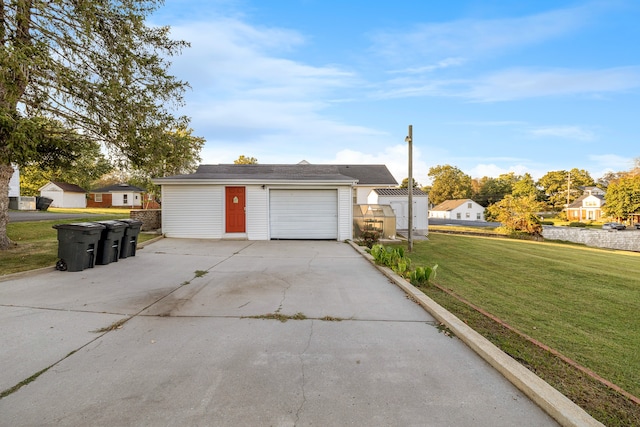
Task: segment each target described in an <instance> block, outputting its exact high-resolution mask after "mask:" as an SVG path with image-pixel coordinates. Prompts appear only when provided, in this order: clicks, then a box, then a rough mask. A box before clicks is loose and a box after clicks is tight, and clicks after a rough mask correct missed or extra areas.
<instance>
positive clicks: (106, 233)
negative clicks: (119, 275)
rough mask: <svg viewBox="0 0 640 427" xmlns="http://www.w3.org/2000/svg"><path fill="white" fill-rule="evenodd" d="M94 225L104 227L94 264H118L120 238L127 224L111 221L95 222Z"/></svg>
mask: <svg viewBox="0 0 640 427" xmlns="http://www.w3.org/2000/svg"><path fill="white" fill-rule="evenodd" d="M96 224H101V225H103V226H104V227H105V228H104V230H102V235H101V236H100V243H99V244H98V255H97V257H96V264H98V265H107V264H110V263H112V262H118V258H120V247H121V246H122V236H123V235H124V230H125V229H126V228H127V224H125V223H124V222H120V221H112V220H107V221H97V222H96Z"/></svg>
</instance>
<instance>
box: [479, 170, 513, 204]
mask: <svg viewBox="0 0 640 427" xmlns="http://www.w3.org/2000/svg"><path fill="white" fill-rule="evenodd" d="M519 179H520V177H519V176H517V175H516V174H515V173H514V172H509V173H504V174H501V175H500V176H498V177H497V178H490V177H487V176H485V177H483V178H481V179H480V180H479V181H478V184H476V185H479V188H478V190H477V191H476V192H475V193H474V194H473V196H472V199H473V200H474V201H475V202H477V203H478V204H480V205H482V206H484V207H487V206H489V205H491V204H494V203H496V202H498V201H500V200H502V199H503V198H504V197H505V196H506V195H507V194H511V192H512V191H513V186H514V185H515V183H516V182H518V180H519Z"/></svg>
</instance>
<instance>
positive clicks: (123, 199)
mask: <svg viewBox="0 0 640 427" xmlns="http://www.w3.org/2000/svg"><path fill="white" fill-rule="evenodd" d="M122 203H123V204H125V205H126V204H127V203H129V195H128V194H123V195H122Z"/></svg>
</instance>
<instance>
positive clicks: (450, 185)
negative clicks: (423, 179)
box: [427, 165, 471, 205]
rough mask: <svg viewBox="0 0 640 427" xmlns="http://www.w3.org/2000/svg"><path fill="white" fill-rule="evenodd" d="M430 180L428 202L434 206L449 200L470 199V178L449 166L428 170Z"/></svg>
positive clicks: (439, 166)
mask: <svg viewBox="0 0 640 427" xmlns="http://www.w3.org/2000/svg"><path fill="white" fill-rule="evenodd" d="M427 175H428V176H429V177H431V179H432V182H433V183H432V185H431V189H430V190H429V201H430V202H431V203H433V204H435V205H437V204H439V203H442V202H444V201H445V200H450V199H468V198H470V197H471V177H470V176H469V175H466V174H465V173H464V172H462V171H461V170H460V169H458V168H457V167H455V166H450V165H444V166H441V165H438V166H434V167H431V168H429V173H428V174H427Z"/></svg>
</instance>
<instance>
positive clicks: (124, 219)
mask: <svg viewBox="0 0 640 427" xmlns="http://www.w3.org/2000/svg"><path fill="white" fill-rule="evenodd" d="M118 221H120V222H124V223H127V224H134V225H135V224H142V221H140V220H139V219H134V218H123V219H119V220H118Z"/></svg>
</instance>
